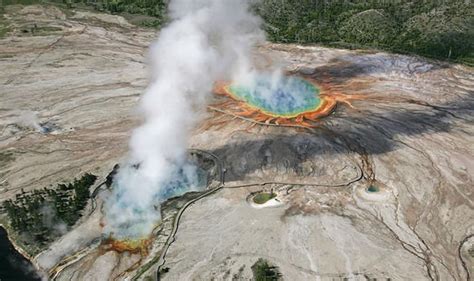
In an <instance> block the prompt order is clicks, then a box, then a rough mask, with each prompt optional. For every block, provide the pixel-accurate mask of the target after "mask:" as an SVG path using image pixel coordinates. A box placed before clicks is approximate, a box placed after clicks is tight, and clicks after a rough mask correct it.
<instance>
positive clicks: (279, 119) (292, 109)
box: [215, 74, 340, 127]
mask: <svg viewBox="0 0 474 281" xmlns="http://www.w3.org/2000/svg"><path fill="white" fill-rule="evenodd" d="M215 92H216V94H219V95H224V96H227V97H229V98H230V99H229V100H228V101H225V102H224V103H221V104H219V105H218V106H219V107H224V108H226V109H235V108H237V111H235V112H233V114H235V115H238V116H241V117H246V118H251V119H253V120H255V121H257V122H264V123H266V124H274V125H287V126H292V125H294V126H303V127H312V124H311V123H310V122H311V121H316V120H317V119H319V118H321V117H324V116H327V115H328V114H330V113H331V112H332V110H333V109H334V108H335V106H336V103H337V101H338V100H339V99H340V97H338V96H337V95H334V94H333V93H331V92H330V91H328V90H327V89H325V88H324V87H321V86H319V85H318V84H316V83H315V82H314V81H311V80H308V79H305V78H302V77H298V76H280V77H274V76H272V75H267V74H259V75H257V77H256V78H255V79H253V80H252V81H251V82H249V83H235V82H231V83H228V82H220V83H217V85H216V88H215Z"/></svg>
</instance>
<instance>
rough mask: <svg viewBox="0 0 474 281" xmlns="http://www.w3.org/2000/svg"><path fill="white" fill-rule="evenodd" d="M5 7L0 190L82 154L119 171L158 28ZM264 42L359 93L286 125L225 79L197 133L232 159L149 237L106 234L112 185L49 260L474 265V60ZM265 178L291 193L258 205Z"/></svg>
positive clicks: (231, 273) (408, 269)
mask: <svg viewBox="0 0 474 281" xmlns="http://www.w3.org/2000/svg"><path fill="white" fill-rule="evenodd" d="M4 18H5V19H6V21H8V23H9V30H10V31H9V33H7V34H6V36H5V37H4V38H2V39H0V84H1V97H0V104H1V105H0V116H1V118H0V132H1V135H0V153H1V154H0V157H1V158H0V161H1V162H0V176H1V178H0V196H1V197H0V198H1V200H6V199H9V198H13V197H14V196H15V194H17V193H19V192H21V190H22V189H23V190H26V191H28V190H34V189H38V188H42V187H45V186H48V185H51V184H56V183H58V182H61V181H69V180H71V179H72V178H74V177H75V176H76V175H77V174H80V173H83V172H93V173H94V174H96V175H99V178H101V179H105V177H106V176H107V174H108V173H109V172H110V171H111V170H112V167H113V165H114V164H115V163H118V162H119V161H120V159H121V158H122V157H124V156H125V153H126V151H127V142H128V137H129V135H130V132H131V130H132V129H133V127H134V126H135V125H136V124H137V123H138V122H139V118H138V117H137V116H136V114H135V112H134V106H135V104H136V102H137V99H138V97H139V95H140V94H141V93H143V91H144V89H145V87H146V85H147V73H148V72H147V67H146V64H145V61H146V53H147V47H148V46H149V44H150V43H151V42H152V40H153V38H154V37H155V35H156V34H155V33H154V32H153V31H151V30H146V29H140V28H137V27H134V26H132V25H130V24H128V23H127V22H126V21H125V20H124V19H123V18H121V17H118V16H111V15H102V14H94V13H91V12H84V11H80V12H71V11H69V12H68V13H65V12H64V11H61V10H60V9H58V8H55V7H45V6H8V7H7V8H6V13H5V15H4ZM255 56H256V57H265V58H266V59H267V60H272V61H277V60H278V61H279V62H280V63H281V64H283V65H284V66H285V69H286V70H287V71H288V72H291V73H295V74H298V75H301V76H304V77H308V78H312V79H314V80H316V81H323V82H324V83H325V84H327V85H330V87H331V89H332V90H333V91H337V92H339V93H341V95H345V96H352V97H357V98H354V99H351V101H350V103H341V104H338V106H337V108H336V110H335V111H334V112H333V113H332V114H331V115H330V116H328V117H326V118H324V119H322V120H320V121H318V122H316V123H315V128H298V127H296V128H288V127H280V126H276V125H273V126H269V125H265V124H261V123H258V122H254V121H252V120H251V119H248V118H240V117H238V116H235V115H231V114H230V113H229V112H227V111H226V110H224V109H220V108H218V107H216V106H215V104H218V101H217V100H218V99H222V97H216V101H215V103H214V101H213V102H212V103H213V104H214V105H211V106H210V107H209V110H208V115H207V117H206V119H205V120H204V121H203V122H202V124H201V126H200V127H199V128H197V129H196V131H195V132H194V135H193V138H192V140H191V143H190V149H196V150H199V151H204V152H205V153H207V154H209V155H211V156H212V158H213V159H214V160H213V161H215V164H216V165H217V166H218V167H221V169H220V172H219V175H218V177H216V180H215V181H212V182H211V186H210V187H209V188H210V189H208V190H207V191H206V192H204V193H202V194H201V195H196V194H188V195H187V196H183V197H182V198H177V199H174V200H175V201H172V202H168V207H164V208H163V212H168V214H169V215H164V216H163V217H164V218H165V220H164V223H163V224H162V225H161V226H158V227H157V229H156V232H155V233H154V235H155V236H156V239H155V240H154V241H153V243H152V245H151V246H150V249H149V251H148V252H147V253H137V252H130V251H124V252H117V251H113V250H110V249H107V248H105V247H104V245H102V244H101V226H100V221H101V218H102V213H101V208H100V206H101V202H102V200H101V198H103V196H107V191H106V190H104V191H102V192H99V193H98V195H97V196H96V198H95V199H94V200H92V201H93V202H91V204H90V205H91V206H90V207H89V208H88V212H87V214H86V215H85V217H84V218H83V219H82V220H81V221H80V222H79V223H78V224H77V225H76V226H75V227H74V229H73V230H72V231H70V232H69V233H67V234H65V235H64V236H63V237H62V238H61V239H59V240H58V241H56V242H55V243H53V244H52V245H51V246H50V247H49V249H47V250H45V251H43V252H42V253H40V254H39V255H37V256H36V257H34V263H35V265H36V266H37V267H38V268H40V269H41V270H42V271H43V272H45V273H46V274H48V275H49V277H50V278H51V279H55V280H104V276H109V280H124V279H144V280H150V279H151V280H154V279H155V278H156V273H157V271H158V270H161V272H162V274H161V278H162V279H163V280H211V279H212V280H248V279H251V278H252V270H251V267H252V265H253V264H254V263H255V262H256V261H257V260H258V259H259V258H264V259H266V260H268V261H269V262H271V263H272V264H274V265H275V266H277V267H278V268H279V271H280V272H281V274H282V278H283V279H285V280H343V279H345V278H347V279H350V280H367V279H370V280H373V279H374V278H376V279H377V280H388V279H390V280H470V278H472V276H474V236H473V234H474V223H473V222H474V202H473V201H474V194H473V190H472V187H473V179H472V174H474V149H473V147H472V143H473V135H474V127H473V121H474V117H473V116H474V115H473V114H472V113H473V112H472V111H473V108H474V70H473V69H472V68H469V67H465V66H460V65H452V64H445V63H440V62H436V61H427V60H425V59H421V58H416V57H408V56H401V55H392V54H387V53H380V52H364V51H348V50H340V49H327V48H322V47H311V46H306V47H303V46H298V45H279V44H266V45H264V46H261V47H260V48H259V49H258V50H256V53H255ZM183 114H186V113H183ZM45 127H47V128H50V129H48V130H45V129H44V128H45ZM220 176H222V178H220ZM98 182H102V180H99V181H98ZM260 191H273V192H275V193H276V194H277V197H276V199H277V201H278V202H279V204H268V205H265V206H264V207H263V208H261V207H258V208H257V207H256V206H255V204H254V203H252V202H251V198H252V196H253V194H255V193H258V192H260ZM189 200H191V201H189ZM186 202H192V204H186ZM183 207H184V209H183ZM175 217H177V218H179V220H175ZM172 222H173V223H172ZM170 237H171V238H170ZM171 242H172V243H171ZM164 246H165V248H163V247H164ZM163 249H166V250H167V251H163Z"/></svg>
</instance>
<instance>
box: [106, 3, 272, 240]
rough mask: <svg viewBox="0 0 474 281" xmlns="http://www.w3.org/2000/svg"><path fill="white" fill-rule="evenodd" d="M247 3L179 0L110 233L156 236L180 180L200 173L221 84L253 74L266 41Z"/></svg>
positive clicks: (112, 208)
mask: <svg viewBox="0 0 474 281" xmlns="http://www.w3.org/2000/svg"><path fill="white" fill-rule="evenodd" d="M250 5H251V3H250V2H249V1H245V0H173V1H171V3H170V4H169V15H170V17H171V23H170V24H169V25H168V26H167V27H165V28H163V29H162V30H161V32H160V35H159V38H158V40H157V41H156V43H155V44H154V45H153V46H152V47H151V55H152V63H153V64H152V67H153V78H152V82H151V84H150V85H149V88H148V89H147V91H146V93H145V94H144V95H143V97H142V99H141V102H140V110H141V112H142V113H143V115H144V119H145V122H144V124H143V125H141V126H140V127H139V128H137V129H136V130H135V131H134V132H133V135H132V138H131V141H130V155H129V159H128V164H126V165H122V167H121V169H120V170H119V172H118V174H117V176H116V178H115V184H114V188H113V191H112V194H111V195H110V196H109V197H108V198H107V200H106V204H105V211H106V222H105V224H106V226H105V229H104V231H105V233H110V234H113V235H114V236H115V237H118V238H140V237H143V236H145V235H147V234H149V233H150V232H151V230H152V228H153V226H154V225H155V224H156V222H157V221H158V220H159V219H160V212H159V203H160V202H162V201H163V200H164V199H166V197H169V196H170V194H172V193H168V192H167V190H166V189H167V188H169V182H170V180H172V179H173V177H182V178H184V179H185V183H186V184H187V185H188V190H189V188H191V189H193V188H197V187H196V186H194V187H193V182H196V170H195V168H193V167H192V166H191V165H189V164H187V162H186V161H187V160H186V159H187V153H186V148H187V144H188V139H189V137H190V134H191V131H192V129H193V128H194V127H195V125H196V123H197V122H198V121H199V120H200V118H201V117H202V113H203V112H204V111H205V107H206V103H207V100H208V98H209V96H210V93H211V91H212V88H213V85H214V82H215V81H217V80H236V79H237V80H238V79H240V78H241V77H245V76H247V75H248V74H249V73H252V63H251V59H250V54H251V51H252V49H253V47H254V46H255V45H256V44H257V43H258V42H260V41H262V40H263V39H264V35H263V32H262V31H261V29H260V24H261V21H260V19H259V18H258V17H256V16H255V15H253V14H252V13H251V12H250Z"/></svg>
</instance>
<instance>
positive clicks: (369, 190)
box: [367, 185, 379, 193]
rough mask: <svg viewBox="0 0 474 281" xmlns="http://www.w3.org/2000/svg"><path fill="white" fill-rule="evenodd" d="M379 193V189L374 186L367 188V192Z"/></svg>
mask: <svg viewBox="0 0 474 281" xmlns="http://www.w3.org/2000/svg"><path fill="white" fill-rule="evenodd" d="M378 191H379V188H378V187H376V186H374V185H371V186H369V188H367V192H371V193H373V192H378Z"/></svg>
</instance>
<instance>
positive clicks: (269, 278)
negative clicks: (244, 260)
mask: <svg viewBox="0 0 474 281" xmlns="http://www.w3.org/2000/svg"><path fill="white" fill-rule="evenodd" d="M252 273H253V280H255V281H277V280H281V273H280V272H279V271H278V268H277V267H276V266H273V265H270V263H269V262H268V261H267V260H264V259H262V258H260V259H258V261H257V262H256V263H255V264H254V265H252Z"/></svg>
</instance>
